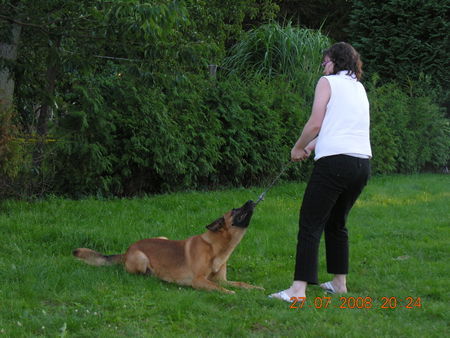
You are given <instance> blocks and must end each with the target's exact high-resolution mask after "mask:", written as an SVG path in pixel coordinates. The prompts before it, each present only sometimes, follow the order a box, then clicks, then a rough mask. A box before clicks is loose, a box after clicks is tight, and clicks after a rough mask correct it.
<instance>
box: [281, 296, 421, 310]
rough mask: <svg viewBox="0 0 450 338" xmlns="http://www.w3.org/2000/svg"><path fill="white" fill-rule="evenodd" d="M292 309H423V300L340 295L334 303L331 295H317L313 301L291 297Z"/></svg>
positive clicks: (416, 298)
mask: <svg viewBox="0 0 450 338" xmlns="http://www.w3.org/2000/svg"><path fill="white" fill-rule="evenodd" d="M290 301H291V305H290V307H289V308H290V309H303V308H307V307H310V308H316V309H328V308H331V307H335V308H339V309H397V308H405V309H421V308H422V300H421V299H420V297H406V298H404V299H403V298H399V297H381V298H379V299H373V298H372V297H340V298H339V303H338V304H334V303H332V298H331V297H315V298H314V300H313V301H312V302H307V301H306V297H291V298H290Z"/></svg>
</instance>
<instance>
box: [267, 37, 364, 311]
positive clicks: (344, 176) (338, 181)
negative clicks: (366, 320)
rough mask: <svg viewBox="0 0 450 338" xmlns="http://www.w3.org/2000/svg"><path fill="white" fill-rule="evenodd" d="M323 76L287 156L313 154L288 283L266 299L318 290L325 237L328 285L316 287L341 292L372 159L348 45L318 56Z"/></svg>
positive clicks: (356, 66) (356, 64)
mask: <svg viewBox="0 0 450 338" xmlns="http://www.w3.org/2000/svg"><path fill="white" fill-rule="evenodd" d="M322 66H323V67H324V71H323V73H324V74H325V76H323V77H321V78H320V79H319V81H318V83H317V86H316V90H315V96H314V103H313V107H312V113H311V116H310V118H309V120H308V122H307V123H306V125H305V127H304V128H303V131H302V134H301V136H300V137H299V139H298V140H297V142H296V143H295V145H294V147H293V148H292V150H291V160H292V161H302V160H305V159H306V158H308V157H309V155H310V154H311V152H312V151H313V150H314V151H315V157H314V160H315V164H314V169H313V172H312V174H311V178H310V179H309V182H308V185H307V187H306V190H305V193H304V196H303V203H302V207H301V209H300V222H299V227H300V229H299V234H298V242H297V255H296V263H295V273H294V282H293V283H292V285H291V287H290V288H289V289H287V290H284V291H280V292H277V293H274V294H272V295H270V296H269V297H271V298H278V299H282V300H285V301H287V302H290V301H291V297H306V286H307V285H308V284H318V277H317V267H318V252H319V242H320V237H321V236H322V232H323V231H324V232H325V248H326V262H327V271H328V273H331V274H334V277H333V279H332V280H331V281H330V282H326V283H323V284H321V285H320V286H321V287H322V288H323V289H325V290H327V291H329V292H331V293H345V292H347V284H346V277H347V274H348V260H349V254H348V235H347V228H346V227H345V223H346V219H347V215H348V213H349V211H350V209H351V208H352V206H353V204H354V203H355V201H356V199H357V198H358V196H359V194H360V193H361V191H362V190H363V188H364V186H365V185H366V184H367V180H368V178H369V174H370V163H369V159H370V158H371V156H372V152H371V147H370V140H369V122H370V118H369V102H368V100H367V95H366V91H365V89H364V87H363V85H362V84H361V83H360V82H359V80H360V78H361V75H362V69H361V67H362V62H361V60H360V57H359V54H358V53H357V52H356V50H355V49H354V48H353V47H352V46H351V45H350V44H348V43H344V42H339V43H336V44H334V45H333V46H332V47H331V48H329V49H327V50H326V51H325V52H324V60H323V64H322Z"/></svg>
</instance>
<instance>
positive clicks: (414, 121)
mask: <svg viewBox="0 0 450 338" xmlns="http://www.w3.org/2000/svg"><path fill="white" fill-rule="evenodd" d="M377 80H378V77H377V76H376V75H375V76H374V77H373V78H372V82H371V83H370V84H369V86H368V87H369V88H368V89H369V93H368V95H369V101H370V104H371V141H372V147H373V153H374V157H373V167H374V172H375V173H380V174H386V173H393V172H399V173H416V172H419V171H421V170H424V169H425V168H435V169H437V168H439V167H443V166H445V165H447V162H448V159H449V157H448V156H449V155H448V154H449V153H450V140H449V138H448V135H449V131H450V130H449V121H448V119H446V118H445V117H444V113H443V111H442V109H441V108H439V106H438V105H437V104H436V103H434V102H433V100H432V96H433V95H432V94H431V93H430V94H429V95H425V94H424V93H422V92H421V91H420V84H419V83H411V88H410V90H409V91H407V90H405V89H401V88H400V87H399V85H398V84H396V83H387V84H382V85H378V82H377ZM415 88H418V92H417V93H415V92H414V91H415Z"/></svg>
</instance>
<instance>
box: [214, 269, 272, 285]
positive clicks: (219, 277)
mask: <svg viewBox="0 0 450 338" xmlns="http://www.w3.org/2000/svg"><path fill="white" fill-rule="evenodd" d="M214 280H216V281H218V282H220V283H223V284H226V285H231V286H234V287H237V288H243V289H258V290H264V288H263V287H261V286H256V285H251V284H248V283H244V282H234V281H230V280H227V265H226V264H223V265H222V266H221V267H220V269H219V271H218V272H217V273H216V275H215V276H214Z"/></svg>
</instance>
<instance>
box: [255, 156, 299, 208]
mask: <svg viewBox="0 0 450 338" xmlns="http://www.w3.org/2000/svg"><path fill="white" fill-rule="evenodd" d="M291 163H292V162H291V161H289V162H287V163H286V164H285V165H284V166H283V168H282V169H281V171H280V173H279V174H278V176H277V177H275V179H274V180H273V181H272V183H270V184H269V186H268V187H267V188H266V190H264V191H263V192H262V193H261V195H259V197H258V200H257V201H256V202H255V207H256V206H257V205H258V203H259V202H261V201H264V197H265V196H266V193H267V192H268V191H269V190H270V189H271V188H272V187H273V185H274V184H275V182H276V181H278V180H279V178H280V177H281V175H283V174H284V172H285V171H286V169H287V168H289V166H290V165H291Z"/></svg>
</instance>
